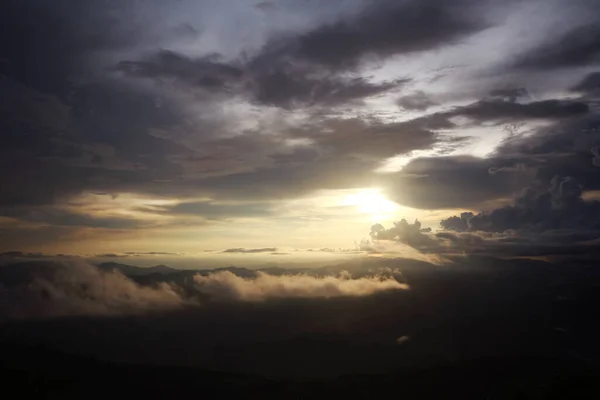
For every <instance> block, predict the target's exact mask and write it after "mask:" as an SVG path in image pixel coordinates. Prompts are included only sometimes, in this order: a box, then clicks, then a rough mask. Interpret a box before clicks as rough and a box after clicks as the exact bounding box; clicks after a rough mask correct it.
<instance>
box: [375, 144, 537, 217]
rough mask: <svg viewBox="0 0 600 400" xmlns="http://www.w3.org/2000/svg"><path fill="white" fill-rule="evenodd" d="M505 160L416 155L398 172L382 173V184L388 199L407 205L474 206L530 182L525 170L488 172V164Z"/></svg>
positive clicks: (500, 196)
mask: <svg viewBox="0 0 600 400" xmlns="http://www.w3.org/2000/svg"><path fill="white" fill-rule="evenodd" d="M505 163H511V164H513V163H514V161H513V160H511V159H508V160H502V159H493V158H492V159H482V158H477V157H470V156H451V157H436V158H418V159H415V160H412V161H411V162H410V163H408V164H407V165H406V166H405V167H404V168H403V169H402V171H401V172H399V173H391V174H386V175H385V176H384V177H382V185H383V186H384V187H385V188H386V193H387V194H388V196H389V197H390V199H392V200H394V201H396V202H398V203H400V204H404V205H408V206H411V207H416V208H422V209H439V208H468V207H478V206H479V205H481V204H482V203H484V202H486V201H489V200H494V199H499V198H503V197H506V196H510V195H511V194H512V193H513V192H514V191H515V190H518V189H519V188H521V187H523V186H524V185H526V184H528V183H530V182H531V179H532V177H531V176H529V175H526V174H495V175H490V174H489V168H490V167H493V166H501V165H505Z"/></svg>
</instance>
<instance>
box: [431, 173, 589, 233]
mask: <svg viewBox="0 0 600 400" xmlns="http://www.w3.org/2000/svg"><path fill="white" fill-rule="evenodd" d="M581 196H582V190H581V186H580V185H579V184H578V183H577V182H576V181H575V180H574V179H572V178H569V177H558V176H557V177H554V179H552V181H551V182H550V185H549V186H542V185H536V186H530V187H528V188H525V189H524V190H523V191H522V192H521V194H520V195H519V196H517V197H515V199H514V204H513V205H510V206H506V207H501V208H497V209H494V210H491V211H489V212H482V213H479V214H475V215H472V214H463V215H461V217H460V222H459V221H458V220H457V217H452V218H450V219H447V220H443V221H442V227H444V228H445V229H449V230H456V231H484V232H505V231H510V230H512V231H517V232H521V233H522V234H540V233H543V232H548V231H558V230H564V231H578V232H582V233H586V237H588V236H589V233H590V231H591V235H592V237H597V235H598V234H599V233H600V203H599V202H597V201H590V202H586V201H584V200H583V199H582V197H581Z"/></svg>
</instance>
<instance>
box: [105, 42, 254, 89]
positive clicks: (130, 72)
mask: <svg viewBox="0 0 600 400" xmlns="http://www.w3.org/2000/svg"><path fill="white" fill-rule="evenodd" d="M218 59H219V57H218V56H217V55H209V56H205V57H201V58H197V59H191V58H188V57H186V56H184V55H181V54H178V53H175V52H173V51H169V50H160V51H158V52H157V53H155V54H153V55H152V56H150V57H148V58H147V59H145V60H143V61H120V62H119V63H118V64H117V65H116V66H115V70H117V71H121V72H123V73H124V74H125V75H126V76H134V77H143V78H157V79H169V78H171V79H177V80H179V81H180V82H181V83H184V84H187V85H193V86H196V87H199V88H204V89H207V90H210V91H227V90H232V85H235V84H241V83H243V78H244V71H243V70H242V69H241V68H239V67H235V66H233V65H229V64H227V63H222V62H219V61H218Z"/></svg>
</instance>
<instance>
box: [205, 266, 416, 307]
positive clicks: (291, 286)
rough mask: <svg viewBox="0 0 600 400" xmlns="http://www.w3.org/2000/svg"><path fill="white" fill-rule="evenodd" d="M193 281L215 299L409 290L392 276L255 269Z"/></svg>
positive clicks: (216, 274)
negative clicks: (281, 272)
mask: <svg viewBox="0 0 600 400" xmlns="http://www.w3.org/2000/svg"><path fill="white" fill-rule="evenodd" d="M194 281H195V282H196V283H197V284H198V287H199V289H198V290H200V291H201V292H202V293H204V294H207V295H209V296H210V297H211V298H213V299H215V300H241V301H261V300H266V299H272V298H314V297H325V298H329V297H341V296H368V295H371V294H374V293H377V292H381V291H385V290H400V289H408V285H406V284H403V283H400V282H398V281H397V280H396V279H395V278H394V277H381V276H373V277H363V278H358V279H352V278H351V277H350V276H349V275H344V274H342V275H340V276H326V277H315V276H309V275H281V276H273V275H269V274H266V273H264V272H258V273H257V276H256V278H252V279H244V278H241V277H239V276H236V275H234V274H233V273H231V272H229V271H222V272H217V273H214V274H211V275H208V276H202V275H196V276H195V277H194Z"/></svg>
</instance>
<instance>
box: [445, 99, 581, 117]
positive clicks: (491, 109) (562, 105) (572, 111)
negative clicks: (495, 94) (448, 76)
mask: <svg viewBox="0 0 600 400" xmlns="http://www.w3.org/2000/svg"><path fill="white" fill-rule="evenodd" d="M587 112H589V106H588V105H587V104H586V103H584V102H581V101H572V100H543V101H535V102H531V103H517V102H513V101H498V100H493V101H490V100H484V101H480V102H477V103H474V104H471V105H468V106H464V107H459V108H458V109H456V110H454V111H453V112H450V114H453V115H461V116H464V117H468V118H472V119H474V120H476V121H490V120H503V121H510V120H519V121H520V120H526V119H560V118H567V117H572V116H578V115H582V114H586V113H587Z"/></svg>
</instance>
